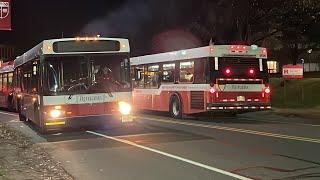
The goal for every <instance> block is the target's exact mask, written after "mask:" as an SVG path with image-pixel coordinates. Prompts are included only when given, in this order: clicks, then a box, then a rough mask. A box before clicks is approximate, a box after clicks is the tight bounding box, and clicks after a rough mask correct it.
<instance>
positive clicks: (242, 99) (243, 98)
mask: <svg viewBox="0 0 320 180" xmlns="http://www.w3.org/2000/svg"><path fill="white" fill-rule="evenodd" d="M237 101H242V102H243V101H246V98H245V97H244V96H237Z"/></svg>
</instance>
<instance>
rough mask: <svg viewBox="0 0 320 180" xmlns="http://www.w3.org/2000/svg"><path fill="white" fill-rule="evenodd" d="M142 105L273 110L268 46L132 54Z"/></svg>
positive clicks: (136, 97) (175, 109)
mask: <svg viewBox="0 0 320 180" xmlns="http://www.w3.org/2000/svg"><path fill="white" fill-rule="evenodd" d="M131 66H132V72H131V73H132V74H134V76H135V77H134V83H133V85H134V91H133V102H134V106H135V108H136V109H140V110H157V111H167V112H170V114H171V116H172V117H174V118H181V117H182V115H183V114H198V113H205V112H211V111H213V112H216V111H230V112H231V113H237V112H245V111H257V110H265V109H270V108H271V106H270V87H269V84H268V83H269V80H268V70H267V50H266V48H261V47H257V46H255V45H252V46H244V45H210V46H206V47H199V48H194V49H186V50H180V51H174V52H167V53H160V54H153V55H146V56H140V57H134V58H131Z"/></svg>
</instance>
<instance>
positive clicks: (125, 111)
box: [119, 101, 132, 115]
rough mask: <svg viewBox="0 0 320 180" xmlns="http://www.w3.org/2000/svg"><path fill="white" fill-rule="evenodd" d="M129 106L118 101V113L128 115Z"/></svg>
mask: <svg viewBox="0 0 320 180" xmlns="http://www.w3.org/2000/svg"><path fill="white" fill-rule="evenodd" d="M131 109H132V107H131V105H130V104H129V103H127V102H123V101H120V102H119V111H120V113H121V114H123V115H129V114H130V112H131Z"/></svg>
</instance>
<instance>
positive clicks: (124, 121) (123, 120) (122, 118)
mask: <svg viewBox="0 0 320 180" xmlns="http://www.w3.org/2000/svg"><path fill="white" fill-rule="evenodd" d="M132 121H133V117H132V116H122V117H121V122H123V123H126V122H132Z"/></svg>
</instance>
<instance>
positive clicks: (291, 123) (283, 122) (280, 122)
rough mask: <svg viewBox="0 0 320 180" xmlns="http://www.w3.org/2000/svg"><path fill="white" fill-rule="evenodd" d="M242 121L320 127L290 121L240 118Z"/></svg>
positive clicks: (318, 125)
mask: <svg viewBox="0 0 320 180" xmlns="http://www.w3.org/2000/svg"><path fill="white" fill-rule="evenodd" d="M240 119H244V120H250V121H257V122H268V123H278V124H289V125H301V126H313V127H320V124H307V123H295V122H288V121H272V120H257V119H251V118H247V117H240Z"/></svg>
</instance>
